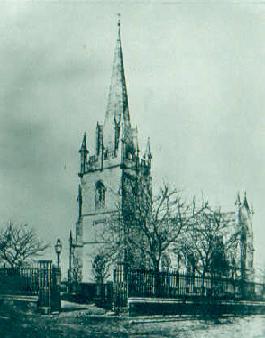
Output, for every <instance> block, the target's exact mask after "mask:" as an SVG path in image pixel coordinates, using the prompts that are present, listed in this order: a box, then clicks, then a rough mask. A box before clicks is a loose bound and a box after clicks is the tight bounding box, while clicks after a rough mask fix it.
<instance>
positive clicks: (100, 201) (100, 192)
mask: <svg viewBox="0 0 265 338" xmlns="http://www.w3.org/2000/svg"><path fill="white" fill-rule="evenodd" d="M95 188H96V190H95V208H96V210H98V209H103V208H105V194H106V188H105V186H104V184H103V183H102V182H101V181H97V183H96V186H95Z"/></svg>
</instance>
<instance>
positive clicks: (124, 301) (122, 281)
mask: <svg viewBox="0 0 265 338" xmlns="http://www.w3.org/2000/svg"><path fill="white" fill-rule="evenodd" d="M113 279H114V288H113V292H114V297H113V310H114V312H115V313H117V314H119V313H120V312H127V311H128V269H127V266H126V264H124V263H118V264H117V267H116V269H115V270H114V278H113Z"/></svg>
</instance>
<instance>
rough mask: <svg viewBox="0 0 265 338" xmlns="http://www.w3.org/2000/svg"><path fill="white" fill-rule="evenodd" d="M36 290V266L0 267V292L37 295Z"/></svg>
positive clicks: (37, 276) (37, 282) (37, 289)
mask: <svg viewBox="0 0 265 338" xmlns="http://www.w3.org/2000/svg"><path fill="white" fill-rule="evenodd" d="M38 291H39V269H38V268H34V267H30V268H28V267H27V268H24V267H23V268H0V294H27V295H37V294H38Z"/></svg>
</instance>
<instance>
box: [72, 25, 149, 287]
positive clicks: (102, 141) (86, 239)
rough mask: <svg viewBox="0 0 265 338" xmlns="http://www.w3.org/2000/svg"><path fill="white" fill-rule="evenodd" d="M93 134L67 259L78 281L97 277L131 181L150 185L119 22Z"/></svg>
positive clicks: (83, 156)
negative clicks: (112, 219) (103, 101)
mask: <svg viewBox="0 0 265 338" xmlns="http://www.w3.org/2000/svg"><path fill="white" fill-rule="evenodd" d="M95 136H96V137H95V153H94V154H91V153H90V151H89V148H91V147H90V145H89V144H88V143H87V137H86V134H84V137H83V140H82V143H81V147H80V150H79V153H80V171H79V174H78V176H79V177H80V184H79V187H78V198H77V200H78V209H79V210H78V220H77V223H76V227H75V234H74V236H73V235H72V233H71V234H70V258H69V276H71V278H74V279H76V280H78V281H94V276H93V271H92V270H93V269H92V268H93V262H94V260H95V257H96V256H97V255H98V253H99V252H100V250H101V248H102V247H103V246H104V245H105V242H104V233H105V232H106V227H107V226H108V223H109V222H108V220H109V219H110V217H112V216H113V214H115V213H117V212H118V210H120V209H121V208H124V206H125V205H126V201H125V199H128V198H130V194H129V193H128V191H129V189H130V183H131V182H135V181H137V184H138V189H140V190H141V189H146V188H148V190H151V186H152V185H151V159H152V155H151V150H150V140H149V138H148V139H147V145H146V149H145V152H144V154H142V155H141V153H140V149H139V144H138V137H137V128H136V127H133V126H132V124H131V120H130V114H129V105H128V94H127V89H126V81H125V72H124V65H123V52H122V46H121V34H120V21H118V35H117V40H116V47H115V51H114V61H113V68H112V78H111V85H110V89H109V95H108V101H107V108H106V112H105V119H104V123H103V124H100V123H97V125H96V131H95ZM139 185H140V187H139Z"/></svg>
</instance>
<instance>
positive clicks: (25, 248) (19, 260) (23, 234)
mask: <svg viewBox="0 0 265 338" xmlns="http://www.w3.org/2000/svg"><path fill="white" fill-rule="evenodd" d="M48 246H49V245H48V244H46V243H44V242H42V241H41V240H39V238H38V236H37V234H36V232H35V231H34V230H33V229H32V228H30V227H28V225H26V224H25V225H14V224H12V223H11V222H10V223H9V224H8V225H7V226H6V227H5V228H4V229H3V230H2V231H1V232H0V258H1V260H2V261H3V262H4V263H7V264H8V265H9V266H10V267H12V268H13V267H20V266H23V265H24V264H25V263H26V262H27V261H28V260H29V259H30V258H32V257H34V256H39V255H41V254H42V253H43V252H44V251H45V250H46V249H47V248H48Z"/></svg>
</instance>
